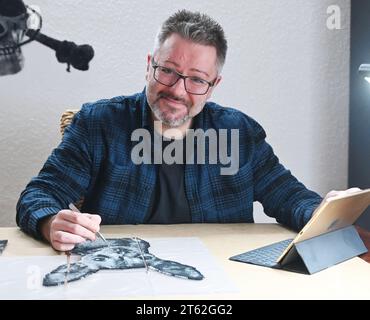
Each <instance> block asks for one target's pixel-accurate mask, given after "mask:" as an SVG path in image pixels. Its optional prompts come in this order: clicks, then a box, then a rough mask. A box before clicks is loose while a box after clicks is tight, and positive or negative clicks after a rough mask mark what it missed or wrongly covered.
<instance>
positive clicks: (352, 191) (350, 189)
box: [345, 187, 361, 193]
mask: <svg viewBox="0 0 370 320" xmlns="http://www.w3.org/2000/svg"><path fill="white" fill-rule="evenodd" d="M358 191H361V189H360V188H357V187H355V188H349V189H347V190H345V192H346V193H354V192H358Z"/></svg>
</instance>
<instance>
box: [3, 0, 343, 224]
mask: <svg viewBox="0 0 370 320" xmlns="http://www.w3.org/2000/svg"><path fill="white" fill-rule="evenodd" d="M25 2H26V3H27V4H36V5H38V6H39V7H40V8H41V12H42V16H43V20H44V21H43V22H44V27H43V29H42V32H43V33H45V34H47V35H49V36H53V37H55V38H58V39H60V40H64V39H67V40H72V41H75V42H77V43H78V44H82V43H88V44H91V45H93V47H94V49H95V52H96V56H95V57H94V59H93V60H92V62H91V69H90V70H89V71H88V72H80V71H77V70H74V69H73V70H72V72H71V73H67V72H65V69H66V67H65V65H62V64H59V63H57V61H56V59H55V56H54V53H53V52H52V51H51V50H49V49H48V48H46V47H44V46H41V45H39V44H37V43H31V44H29V45H27V46H25V47H24V49H23V53H24V56H25V67H24V69H23V71H22V72H21V73H19V74H17V75H12V76H6V77H0V150H1V152H0V194H1V196H0V208H1V209H0V212H1V213H0V225H1V226H12V225H15V205H16V201H17V199H18V196H19V193H20V192H21V191H22V190H23V188H24V186H25V185H26V183H27V182H28V181H29V180H30V178H31V177H32V176H34V175H36V174H37V173H38V171H39V170H40V168H41V166H42V164H43V163H44V161H45V160H46V158H47V156H48V155H49V153H50V152H51V150H52V148H53V147H55V146H56V145H57V144H58V142H59V140H60V134H59V118H60V115H61V113H62V112H63V111H64V110H65V109H66V108H71V107H73V108H79V107H80V106H81V104H82V103H83V102H86V101H94V100H97V99H100V98H103V97H105V98H106V97H111V96H115V95H124V94H131V93H134V92H137V91H141V90H142V89H143V87H144V85H145V82H144V74H145V68H146V55H147V53H148V51H150V50H151V48H152V45H153V38H154V35H155V33H156V31H157V28H158V26H159V25H160V23H161V22H162V21H163V20H164V19H165V18H167V16H168V15H169V14H171V13H173V12H174V11H176V10H177V9H182V8H187V9H191V10H200V11H203V12H206V13H208V14H209V15H211V16H212V17H214V18H215V19H216V20H218V21H219V22H220V23H221V24H222V25H223V27H224V29H225V32H226V35H227V38H228V42H229V52H228V56H227V61H226V65H225V67H224V72H223V76H224V79H223V82H222V83H221V84H220V86H219V87H218V89H217V90H216V92H215V94H214V96H213V99H212V100H214V101H217V102H218V103H220V104H224V105H227V106H233V107H236V108H238V109H240V110H242V111H244V112H245V113H247V114H249V115H251V116H252V117H254V118H255V119H256V120H258V121H259V122H260V123H261V124H262V125H263V126H264V128H265V129H266V131H267V134H268V141H269V142H270V143H271V144H272V145H273V147H274V149H275V151H276V153H277V155H278V156H279V157H280V159H281V161H282V163H283V164H285V166H286V167H288V168H290V169H291V170H292V172H293V174H294V175H295V176H296V177H297V178H299V179H300V180H301V181H302V182H303V183H305V184H306V185H307V186H308V187H309V188H312V189H314V190H316V191H317V192H319V193H320V194H322V195H323V194H324V193H326V192H327V191H328V190H330V189H333V188H336V189H341V188H345V187H346V184H347V147H348V137H347V136H348V96H349V83H348V82H349V81H348V75H349V70H348V69H349V67H348V66H349V25H350V21H349V19H350V1H349V0H336V1H335V4H336V5H339V6H340V8H341V14H342V15H341V23H342V26H341V30H329V29H328V28H327V27H326V20H327V18H328V14H327V13H326V10H327V7H328V6H329V5H331V4H333V1H331V0H310V1H307V0H238V1H226V0H212V1H211V0H207V1H205V0H202V1H198V0H186V1H182V0H181V1H180V0H177V1H172V0H171V1H170V0H140V1H128V0H127V1H126V0H125V1H112V0H110V1H109V0H96V1H87V0H81V1H76V0H68V1H66V0H64V1H60V0H59V1H46V0H35V1H34V2H33V1H25ZM85 6H88V7H87V8H85ZM260 210H261V209H260V208H257V211H258V213H257V215H256V216H257V217H256V218H257V221H261V220H262V221H266V220H265V218H264V216H263V214H261V212H260Z"/></svg>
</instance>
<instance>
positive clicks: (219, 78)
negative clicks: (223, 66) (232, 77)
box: [207, 76, 222, 100]
mask: <svg viewBox="0 0 370 320" xmlns="http://www.w3.org/2000/svg"><path fill="white" fill-rule="evenodd" d="M221 80H222V76H218V77H217V79H216V80H215V83H214V85H213V86H212V87H210V88H209V90H208V93H207V100H208V99H209V98H210V97H211V96H212V93H213V90H214V89H215V88H216V86H217V85H218V84H219V83H220V82H221Z"/></svg>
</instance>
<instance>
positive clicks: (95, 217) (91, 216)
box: [83, 213, 101, 226]
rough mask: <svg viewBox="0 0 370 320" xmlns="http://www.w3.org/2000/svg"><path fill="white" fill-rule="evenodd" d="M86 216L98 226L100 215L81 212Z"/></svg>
mask: <svg viewBox="0 0 370 320" xmlns="http://www.w3.org/2000/svg"><path fill="white" fill-rule="evenodd" d="M83 215H85V216H86V217H87V218H89V219H90V220H91V221H93V222H94V223H96V224H97V225H98V226H99V225H100V223H101V217H100V216H99V215H98V214H90V213H83Z"/></svg>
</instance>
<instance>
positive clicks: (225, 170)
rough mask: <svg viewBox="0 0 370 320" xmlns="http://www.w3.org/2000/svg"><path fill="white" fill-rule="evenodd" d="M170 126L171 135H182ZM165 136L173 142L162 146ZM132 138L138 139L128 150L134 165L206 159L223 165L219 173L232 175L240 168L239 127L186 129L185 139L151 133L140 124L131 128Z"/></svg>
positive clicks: (201, 161)
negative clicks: (136, 127)
mask: <svg viewBox="0 0 370 320" xmlns="http://www.w3.org/2000/svg"><path fill="white" fill-rule="evenodd" d="M157 126H160V127H161V126H162V124H161V122H160V121H155V127H157ZM170 130H171V133H170V135H171V137H176V136H179V135H181V132H180V130H179V129H175V128H172V129H170ZM166 140H167V141H172V142H170V143H169V144H168V145H166V146H165V147H164V149H163V141H166ZM131 141H138V143H137V144H136V145H135V146H134V147H133V148H132V151H131V160H132V162H133V163H134V164H137V165H139V164H152V163H154V164H162V163H166V164H174V163H177V164H194V163H196V164H205V163H206V160H207V163H208V164H220V163H221V164H222V165H224V167H221V168H220V174H221V175H234V174H236V173H237V172H238V171H239V129H218V130H215V129H212V128H211V129H207V130H203V129H195V130H194V129H188V130H186V138H185V139H174V140H170V139H166V138H164V137H163V136H161V135H160V134H157V133H154V136H153V137H152V136H151V133H150V131H149V130H147V129H143V128H140V129H135V130H134V131H133V132H132V134H131ZM207 142H208V148H207V147H206V144H207ZM152 143H153V149H152ZM184 143H185V145H184ZM152 150H153V156H152ZM195 150H196V153H195V152H194V151H195ZM207 151H208V154H207ZM195 154H196V159H195Z"/></svg>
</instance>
